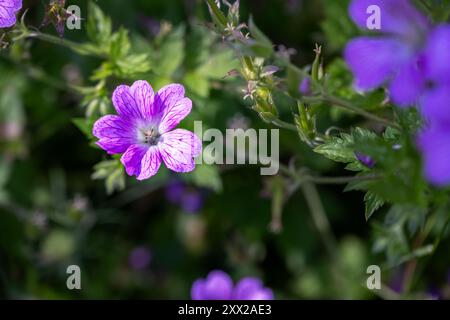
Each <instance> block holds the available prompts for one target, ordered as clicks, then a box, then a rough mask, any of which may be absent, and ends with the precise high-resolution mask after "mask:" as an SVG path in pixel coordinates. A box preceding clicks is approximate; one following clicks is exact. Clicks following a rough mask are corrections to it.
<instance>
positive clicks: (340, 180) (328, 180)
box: [280, 165, 381, 185]
mask: <svg viewBox="0 0 450 320" xmlns="http://www.w3.org/2000/svg"><path fill="white" fill-rule="evenodd" d="M280 170H281V171H282V172H283V173H285V174H287V175H289V176H291V177H292V178H293V179H295V180H297V181H300V182H312V183H314V184H330V185H334V184H347V183H350V182H355V181H372V180H378V179H380V178H381V176H380V175H375V174H374V175H367V176H350V177H320V176H319V177H317V176H316V177H314V176H309V175H300V174H298V173H296V172H293V171H292V170H290V169H288V168H286V167H285V166H282V165H280Z"/></svg>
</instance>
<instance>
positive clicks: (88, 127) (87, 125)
mask: <svg viewBox="0 0 450 320" xmlns="http://www.w3.org/2000/svg"><path fill="white" fill-rule="evenodd" d="M72 122H73V123H74V124H75V125H76V126H77V127H78V129H80V131H81V132H83V133H84V135H85V136H86V137H88V139H89V140H91V139H93V138H94V136H93V135H92V127H93V125H94V121H93V120H91V119H85V118H74V119H72Z"/></svg>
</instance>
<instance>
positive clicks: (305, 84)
mask: <svg viewBox="0 0 450 320" xmlns="http://www.w3.org/2000/svg"><path fill="white" fill-rule="evenodd" d="M298 90H299V91H300V93H301V94H304V95H309V94H311V78H310V77H305V78H303V80H302V82H301V83H300V86H299V87H298Z"/></svg>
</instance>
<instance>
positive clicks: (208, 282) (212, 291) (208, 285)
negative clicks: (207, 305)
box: [191, 270, 233, 300]
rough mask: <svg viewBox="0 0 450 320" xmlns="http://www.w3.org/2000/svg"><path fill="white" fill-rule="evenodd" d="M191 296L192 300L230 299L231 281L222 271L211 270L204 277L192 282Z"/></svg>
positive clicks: (231, 293)
mask: <svg viewBox="0 0 450 320" xmlns="http://www.w3.org/2000/svg"><path fill="white" fill-rule="evenodd" d="M191 296H192V299H193V300H231V299H232V296H233V281H232V280H231V278H230V276H229V275H228V274H226V273H225V272H223V271H220V270H215V271H211V272H210V273H209V274H208V277H207V278H206V279H198V280H196V281H195V282H194V283H193V285H192V289H191Z"/></svg>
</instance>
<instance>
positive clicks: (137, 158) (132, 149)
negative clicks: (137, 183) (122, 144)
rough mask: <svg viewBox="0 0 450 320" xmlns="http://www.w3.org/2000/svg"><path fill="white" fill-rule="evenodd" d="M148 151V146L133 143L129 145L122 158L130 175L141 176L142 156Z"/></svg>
mask: <svg viewBox="0 0 450 320" xmlns="http://www.w3.org/2000/svg"><path fill="white" fill-rule="evenodd" d="M146 152H147V148H145V147H143V146H142V145H138V144H133V145H131V146H129V147H128V149H127V150H126V151H125V153H124V154H123V155H122V157H121V158H120V161H121V162H122V164H123V165H124V167H125V170H126V172H127V174H128V175H129V176H139V175H140V173H141V163H142V158H143V157H144V155H145V153H146Z"/></svg>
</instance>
